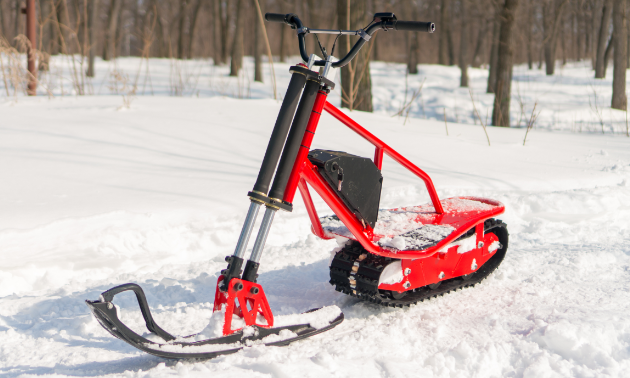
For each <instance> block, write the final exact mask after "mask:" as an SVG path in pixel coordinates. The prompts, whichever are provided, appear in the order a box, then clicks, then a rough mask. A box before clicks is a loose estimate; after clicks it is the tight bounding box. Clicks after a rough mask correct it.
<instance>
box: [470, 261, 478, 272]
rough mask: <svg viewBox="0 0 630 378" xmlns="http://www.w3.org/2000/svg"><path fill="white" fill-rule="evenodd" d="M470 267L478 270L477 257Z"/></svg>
mask: <svg viewBox="0 0 630 378" xmlns="http://www.w3.org/2000/svg"><path fill="white" fill-rule="evenodd" d="M470 269H471V270H476V269H477V260H476V259H473V262H472V264H471V265H470Z"/></svg>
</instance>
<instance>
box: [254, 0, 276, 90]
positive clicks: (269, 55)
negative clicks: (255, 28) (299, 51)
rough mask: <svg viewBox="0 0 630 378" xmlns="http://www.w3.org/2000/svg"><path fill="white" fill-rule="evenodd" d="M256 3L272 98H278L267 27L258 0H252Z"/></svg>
mask: <svg viewBox="0 0 630 378" xmlns="http://www.w3.org/2000/svg"><path fill="white" fill-rule="evenodd" d="M254 3H255V4H256V11H257V12H258V18H260V27H261V28H262V30H263V35H264V36H265V45H267V56H268V57H269V64H270V65H271V83H272V84H273V99H274V100H277V99H278V92H277V91H276V70H275V69H274V68H273V56H272V55H271V46H270V45H269V37H268V36H267V28H265V20H264V19H263V15H262V11H261V10H260V3H259V2H258V0H254Z"/></svg>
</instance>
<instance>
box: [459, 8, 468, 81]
mask: <svg viewBox="0 0 630 378" xmlns="http://www.w3.org/2000/svg"><path fill="white" fill-rule="evenodd" d="M467 1H468V0H461V11H462V30H461V38H460V41H459V70H460V71H461V78H460V81H459V86H460V87H468V34H469V33H470V27H469V23H468V19H467V18H466V16H467V13H466V11H467V9H468V5H467V4H466V2H467Z"/></svg>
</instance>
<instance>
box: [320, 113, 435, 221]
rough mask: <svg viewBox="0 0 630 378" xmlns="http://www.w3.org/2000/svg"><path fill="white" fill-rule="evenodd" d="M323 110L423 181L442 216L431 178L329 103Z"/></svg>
mask: <svg viewBox="0 0 630 378" xmlns="http://www.w3.org/2000/svg"><path fill="white" fill-rule="evenodd" d="M324 110H326V111H327V112H328V113H330V115H332V116H333V117H335V118H337V120H339V121H340V122H341V123H343V124H344V125H346V126H348V127H349V128H350V129H351V130H352V131H354V132H355V133H357V134H359V135H360V136H362V137H363V139H365V140H367V141H368V142H370V143H372V144H373V145H374V147H376V148H377V153H378V154H380V153H381V152H378V150H379V149H380V150H382V152H384V153H385V154H387V156H389V157H391V158H392V159H394V160H395V161H396V162H397V163H399V164H400V165H402V166H403V167H405V168H407V169H408V170H410V171H411V172H413V173H414V174H415V175H416V176H418V177H420V178H421V179H422V180H423V181H424V184H425V185H426V187H427V191H428V192H429V196H431V202H432V203H433V207H434V208H435V212H436V213H438V214H444V209H443V208H442V203H441V202H440V197H438V195H437V192H436V190H435V187H434V186H433V181H432V180H431V177H429V175H428V174H427V173H426V172H424V171H423V170H422V169H420V168H418V167H416V166H415V165H414V164H413V163H412V162H410V161H409V160H407V159H406V158H405V157H404V156H402V155H401V154H399V153H398V152H396V151H394V149H393V148H391V147H390V146H388V145H387V144H385V143H383V141H381V140H380V139H378V138H377V137H375V136H374V135H373V134H372V133H370V132H369V131H367V130H366V129H364V128H363V127H362V126H361V125H359V124H358V123H356V122H355V121H354V120H352V119H351V118H350V117H348V116H347V115H346V114H345V113H343V112H342V111H341V110H339V109H337V108H336V107H335V106H333V105H332V104H331V103H330V102H326V104H325V105H324Z"/></svg>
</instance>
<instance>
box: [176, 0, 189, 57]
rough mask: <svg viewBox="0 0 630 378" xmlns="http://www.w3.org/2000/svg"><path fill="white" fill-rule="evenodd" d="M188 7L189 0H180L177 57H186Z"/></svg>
mask: <svg viewBox="0 0 630 378" xmlns="http://www.w3.org/2000/svg"><path fill="white" fill-rule="evenodd" d="M187 9H188V1H187V0H179V15H178V17H177V18H178V21H179V28H178V29H179V33H178V34H179V35H178V36H179V40H178V42H177V59H184V58H185V57H186V56H185V52H184V47H185V46H184V41H185V39H184V30H185V26H186V11H187Z"/></svg>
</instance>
